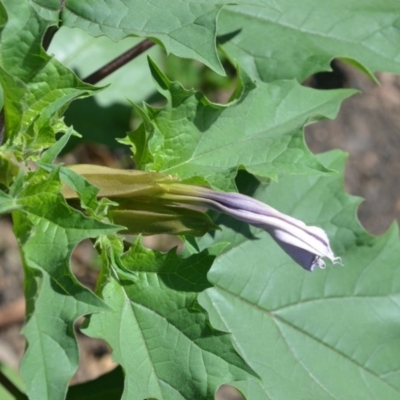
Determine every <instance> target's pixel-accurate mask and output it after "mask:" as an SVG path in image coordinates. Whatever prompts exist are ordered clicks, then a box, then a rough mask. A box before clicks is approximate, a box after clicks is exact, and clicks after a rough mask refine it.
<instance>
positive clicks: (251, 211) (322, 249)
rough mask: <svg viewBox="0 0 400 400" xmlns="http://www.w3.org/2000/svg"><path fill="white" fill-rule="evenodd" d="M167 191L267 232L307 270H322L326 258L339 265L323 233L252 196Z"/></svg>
mask: <svg viewBox="0 0 400 400" xmlns="http://www.w3.org/2000/svg"><path fill="white" fill-rule="evenodd" d="M171 186H173V188H171V187H170V188H169V189H167V191H168V192H169V194H170V195H172V196H170V197H169V198H170V199H175V200H177V201H178V202H179V203H182V202H183V203H189V204H195V205H200V206H205V207H208V208H211V209H214V210H216V211H219V212H222V213H224V214H227V215H230V216H232V217H234V218H236V219H238V220H240V221H244V222H247V223H249V224H251V225H254V226H256V227H259V228H262V229H264V230H265V231H267V232H268V233H269V234H270V235H271V236H272V237H273V239H274V240H275V241H276V243H277V244H278V245H279V246H280V247H281V248H282V249H283V250H284V251H285V252H286V253H287V254H288V255H289V256H290V257H292V259H293V260H294V261H296V262H297V263H298V264H299V265H301V266H302V267H303V268H305V269H306V270H309V271H312V270H313V269H314V268H315V267H320V268H324V267H325V262H324V261H323V260H322V258H324V257H326V258H328V259H329V260H331V262H332V263H334V264H336V263H341V260H340V258H339V257H335V255H334V254H333V252H332V250H331V247H330V244H329V239H328V236H327V235H326V233H325V231H324V230H322V229H321V228H318V227H316V226H308V225H306V224H305V223H304V222H302V221H300V220H298V219H296V218H293V217H290V216H288V215H286V214H283V213H281V212H279V211H278V210H276V209H274V208H272V207H270V206H268V205H266V204H264V203H262V202H260V201H258V200H255V199H253V198H251V197H248V196H245V195H242V194H239V193H222V192H217V191H214V190H211V189H207V188H203V187H199V186H189V185H181V184H173V185H171Z"/></svg>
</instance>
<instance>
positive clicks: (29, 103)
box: [0, 0, 96, 157]
mask: <svg viewBox="0 0 400 400" xmlns="http://www.w3.org/2000/svg"><path fill="white" fill-rule="evenodd" d="M2 4H3V7H2V8H0V13H1V16H0V17H1V18H2V19H4V20H5V21H7V22H6V23H5V25H4V27H3V29H2V31H1V37H0V83H1V85H2V87H3V90H4V110H5V121H6V123H5V127H6V131H5V137H6V139H7V145H8V146H9V147H10V148H11V150H13V151H15V152H16V154H17V156H20V157H27V156H29V155H31V154H32V153H37V152H39V151H40V150H41V149H42V148H43V147H48V146H49V145H51V144H52V143H54V135H55V133H57V132H59V131H64V130H65V129H66V128H65V125H64V124H63V122H62V121H61V120H60V117H61V115H62V112H63V111H64V109H65V107H66V106H67V105H68V103H69V102H70V101H71V100H73V99H75V98H77V97H82V96H87V95H88V94H90V93H92V92H94V91H95V90H96V89H95V88H94V87H93V86H91V85H87V84H84V83H83V82H81V81H80V80H79V79H78V78H77V77H76V75H75V74H74V73H73V72H72V71H70V70H68V69H67V68H65V67H64V66H62V65H61V64H60V63H59V62H58V61H56V60H55V59H54V58H51V57H49V56H48V55H47V54H46V53H45V52H44V50H43V48H42V37H43V35H44V33H45V31H46V29H47V28H48V26H49V22H47V21H45V20H44V19H42V18H41V17H40V16H39V15H38V14H37V13H36V11H35V10H34V9H33V8H32V7H31V5H30V2H29V1H28V0H2Z"/></svg>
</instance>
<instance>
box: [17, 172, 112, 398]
mask: <svg viewBox="0 0 400 400" xmlns="http://www.w3.org/2000/svg"><path fill="white" fill-rule="evenodd" d="M17 184H18V181H17V182H16V185H17ZM60 189H61V184H60V182H59V178H58V170H55V171H54V172H53V173H52V174H50V175H48V174H47V173H46V172H44V171H42V170H38V171H37V172H35V173H31V174H30V175H29V176H28V179H26V180H25V182H24V185H19V187H18V188H16V189H15V190H13V193H14V197H15V198H14V201H15V202H16V203H17V204H18V206H19V207H20V208H22V210H21V211H15V212H14V213H13V220H14V230H15V233H16V236H17V238H18V241H19V243H20V246H21V255H22V259H23V264H24V271H25V285H24V289H25V296H26V301H27V317H26V324H25V327H24V329H23V333H24V335H25V336H26V338H27V342H28V346H27V350H26V353H25V356H24V358H23V360H22V363H21V374H22V376H23V378H24V382H25V383H26V386H27V393H28V396H29V397H30V398H37V399H43V400H46V399H49V400H58V399H60V400H61V399H64V396H65V393H66V390H67V385H68V382H69V380H70V379H71V377H72V375H73V374H74V372H75V371H76V368H77V366H78V358H79V356H78V347H77V343H76V338H75V334H74V322H75V321H76V319H77V318H79V317H80V316H82V315H87V314H91V313H93V312H100V311H105V310H107V309H108V307H107V305H106V304H105V303H104V302H103V301H102V300H100V299H99V298H98V297H96V296H95V295H94V294H93V293H92V292H91V291H89V290H88V289H86V288H85V287H83V286H81V285H80V284H79V282H78V281H77V280H76V278H75V277H74V276H73V274H72V273H71V271H70V268H69V259H70V257H71V253H72V251H73V249H74V248H75V246H76V245H77V244H78V243H79V242H81V241H82V240H84V239H87V238H93V237H97V236H100V235H104V234H108V233H113V232H115V231H116V230H117V229H118V227H115V226H113V225H109V224H106V223H103V222H100V221H97V220H95V219H91V218H88V217H85V216H84V215H83V214H82V213H80V212H79V211H76V210H74V209H72V208H70V207H68V206H67V204H66V203H65V201H64V199H63V197H62V196H61V194H60V193H59V192H60Z"/></svg>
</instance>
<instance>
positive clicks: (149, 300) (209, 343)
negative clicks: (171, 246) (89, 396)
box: [85, 241, 255, 400]
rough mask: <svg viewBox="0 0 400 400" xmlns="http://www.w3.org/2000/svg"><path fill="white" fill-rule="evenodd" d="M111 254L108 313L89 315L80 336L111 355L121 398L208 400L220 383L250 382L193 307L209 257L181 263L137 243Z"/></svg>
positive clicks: (227, 344) (223, 339) (226, 343)
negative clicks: (103, 345) (119, 370)
mask: <svg viewBox="0 0 400 400" xmlns="http://www.w3.org/2000/svg"><path fill="white" fill-rule="evenodd" d="M112 251H113V252H114V253H113V256H112V257H109V259H112V260H113V262H112V263H111V265H110V269H109V272H108V273H107V272H103V274H104V275H103V285H102V294H103V298H104V300H105V301H106V303H107V304H108V305H109V306H110V307H112V308H113V309H114V310H115V311H114V312H110V313H104V314H98V315H92V316H91V318H90V323H89V327H88V328H87V329H86V330H85V333H87V334H89V335H90V336H94V337H100V338H103V339H104V340H106V341H107V342H108V343H109V344H110V346H111V347H112V348H113V351H114V359H115V360H116V361H117V362H119V363H120V365H121V366H122V367H123V369H124V371H125V387H124V394H123V396H122V399H129V400H135V399H144V398H166V399H175V398H176V399H178V398H179V399H199V400H200V399H211V398H213V397H214V394H215V391H216V389H217V388H218V387H219V386H220V385H221V384H222V383H226V382H234V381H240V380H243V379H255V378H254V377H252V372H251V370H250V369H249V368H248V367H247V365H246V364H245V363H244V362H243V360H242V359H241V358H240V357H239V356H238V355H237V353H236V351H235V350H234V348H233V347H232V344H231V341H230V337H229V335H227V334H225V333H223V332H218V331H215V330H213V329H212V328H211V327H210V325H209V321H208V317H207V315H206V313H205V312H204V310H203V309H202V308H201V307H199V305H198V304H197V300H196V299H197V294H198V293H199V292H200V291H201V290H203V289H205V288H207V287H209V283H208V281H207V278H206V274H207V272H208V270H209V268H210V266H211V263H212V261H213V259H214V257H213V256H211V255H209V253H208V251H203V252H202V253H199V254H195V255H192V256H190V257H188V258H181V257H179V256H178V255H177V254H175V250H172V251H170V252H169V253H167V254H162V253H158V252H153V251H150V250H146V249H144V248H143V247H142V246H141V245H140V242H139V241H137V242H136V243H135V244H134V245H132V247H131V248H130V250H129V251H128V253H126V254H124V255H122V256H121V254H120V252H121V249H120V248H115V246H114V250H112ZM121 268H124V270H123V272H124V273H123V274H120V273H118V271H121ZM127 272H130V273H131V278H130V279H129V275H128V274H127Z"/></svg>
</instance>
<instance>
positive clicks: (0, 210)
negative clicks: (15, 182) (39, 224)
mask: <svg viewBox="0 0 400 400" xmlns="http://www.w3.org/2000/svg"><path fill="white" fill-rule="evenodd" d="M19 208H20V206H19V205H18V204H17V202H16V201H15V200H14V199H13V198H12V197H11V196H9V195H8V194H6V193H4V192H3V191H1V190H0V214H5V213H9V212H11V211H14V210H18V209H19Z"/></svg>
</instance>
